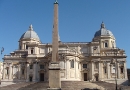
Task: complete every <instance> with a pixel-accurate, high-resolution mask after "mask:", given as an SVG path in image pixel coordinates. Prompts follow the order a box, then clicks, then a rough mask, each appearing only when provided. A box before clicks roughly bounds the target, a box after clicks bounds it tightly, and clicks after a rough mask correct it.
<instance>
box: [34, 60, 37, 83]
mask: <svg viewBox="0 0 130 90" xmlns="http://www.w3.org/2000/svg"><path fill="white" fill-rule="evenodd" d="M36 64H37V63H36V62H34V64H33V82H36Z"/></svg>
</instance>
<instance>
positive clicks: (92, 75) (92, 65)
mask: <svg viewBox="0 0 130 90" xmlns="http://www.w3.org/2000/svg"><path fill="white" fill-rule="evenodd" d="M91 68H92V69H91V79H92V81H93V80H94V62H91Z"/></svg>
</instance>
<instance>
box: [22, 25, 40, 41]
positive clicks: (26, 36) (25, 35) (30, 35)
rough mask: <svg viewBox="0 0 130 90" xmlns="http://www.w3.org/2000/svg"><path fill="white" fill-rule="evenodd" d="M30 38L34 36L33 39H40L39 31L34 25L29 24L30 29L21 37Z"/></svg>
mask: <svg viewBox="0 0 130 90" xmlns="http://www.w3.org/2000/svg"><path fill="white" fill-rule="evenodd" d="M30 38H33V39H37V40H40V39H39V37H38V35H37V33H36V32H35V31H34V30H33V27H32V25H30V26H29V30H28V31H26V32H25V33H24V34H23V35H22V36H21V38H20V39H30Z"/></svg>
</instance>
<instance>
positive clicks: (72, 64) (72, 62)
mask: <svg viewBox="0 0 130 90" xmlns="http://www.w3.org/2000/svg"><path fill="white" fill-rule="evenodd" d="M70 65H71V66H70V67H71V68H74V60H72V61H71V64H70Z"/></svg>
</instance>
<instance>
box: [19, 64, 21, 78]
mask: <svg viewBox="0 0 130 90" xmlns="http://www.w3.org/2000/svg"><path fill="white" fill-rule="evenodd" d="M18 72H19V76H18V79H21V64H19V67H18Z"/></svg>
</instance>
